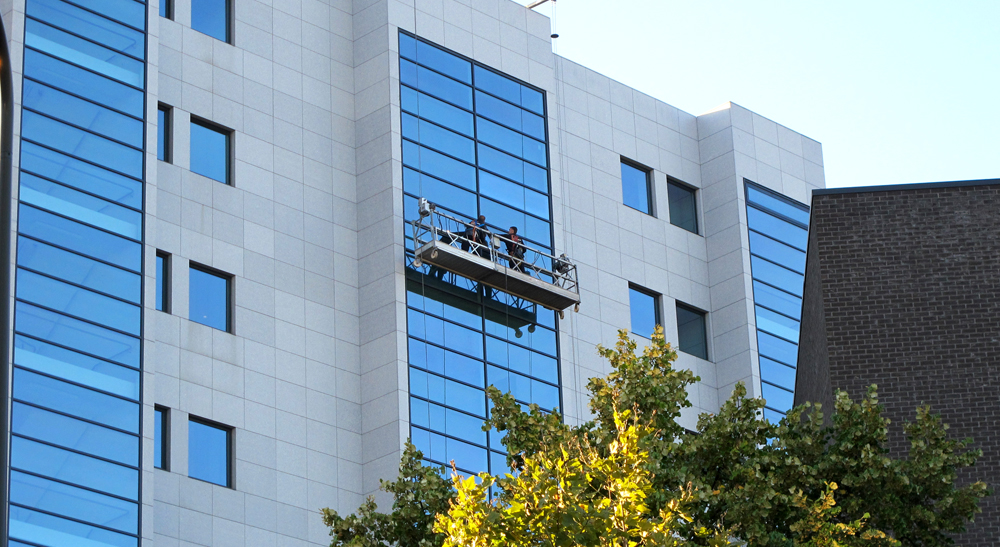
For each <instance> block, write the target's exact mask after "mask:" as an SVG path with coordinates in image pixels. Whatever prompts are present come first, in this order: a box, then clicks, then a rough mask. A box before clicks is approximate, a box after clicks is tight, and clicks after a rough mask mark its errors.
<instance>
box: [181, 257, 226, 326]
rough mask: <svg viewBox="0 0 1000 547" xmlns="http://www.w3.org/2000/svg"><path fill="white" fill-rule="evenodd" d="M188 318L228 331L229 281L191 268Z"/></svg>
mask: <svg viewBox="0 0 1000 547" xmlns="http://www.w3.org/2000/svg"><path fill="white" fill-rule="evenodd" d="M188 295H189V299H190V301H189V304H188V318H189V319H190V320H192V321H195V322H197V323H201V324H202V325H208V326H209V327H212V328H214V329H219V330H229V280H228V279H226V278H225V277H222V276H218V275H215V274H211V273H208V272H206V271H202V270H199V269H196V268H191V280H190V284H189V287H188Z"/></svg>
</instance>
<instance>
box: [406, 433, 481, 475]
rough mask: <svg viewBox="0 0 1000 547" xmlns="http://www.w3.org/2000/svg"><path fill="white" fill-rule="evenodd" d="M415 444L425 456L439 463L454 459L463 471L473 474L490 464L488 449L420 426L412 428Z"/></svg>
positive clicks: (446, 462)
mask: <svg viewBox="0 0 1000 547" xmlns="http://www.w3.org/2000/svg"><path fill="white" fill-rule="evenodd" d="M411 434H412V440H413V444H414V445H416V447H417V449H418V450H420V451H421V452H423V453H424V457H426V458H427V459H429V460H433V461H435V462H438V463H439V464H448V463H449V462H451V461H452V460H454V461H455V466H456V467H457V468H458V469H459V470H460V471H462V472H464V473H468V474H472V473H477V472H478V471H477V470H483V469H486V466H487V465H488V462H487V456H486V449H485V448H481V447H478V446H474V445H472V444H469V443H467V442H463V441H460V440H458V439H453V438H451V437H445V436H444V435H441V434H438V433H433V432H431V431H427V430H426V429H422V428H419V427H413V428H412V429H411Z"/></svg>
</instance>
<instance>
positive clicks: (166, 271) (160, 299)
mask: <svg viewBox="0 0 1000 547" xmlns="http://www.w3.org/2000/svg"><path fill="white" fill-rule="evenodd" d="M156 309H157V310H160V311H162V312H167V313H170V255H169V254H167V253H165V252H163V251H156Z"/></svg>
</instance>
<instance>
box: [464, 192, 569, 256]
mask: <svg viewBox="0 0 1000 547" xmlns="http://www.w3.org/2000/svg"><path fill="white" fill-rule="evenodd" d="M479 212H480V213H482V214H484V215H486V221H487V222H488V223H489V224H490V225H492V226H495V227H496V228H497V229H498V230H499V231H501V232H506V231H507V229H508V228H510V227H511V226H517V227H518V231H517V234H518V235H519V236H521V237H522V238H524V239H525V240H528V241H530V242H535V243H538V244H540V245H541V246H542V247H551V245H552V237H551V235H552V229H551V227H550V226H549V223H548V222H546V221H544V220H542V219H539V218H536V217H534V216H532V215H528V214H525V213H522V212H521V211H518V210H516V209H512V208H510V207H508V206H506V205H502V204H500V203H497V202H496V201H493V200H491V199H486V198H480V199H479ZM529 255H530V253H528V255H525V259H526V261H527V262H529V263H530V262H531V261H532V257H531V256H529Z"/></svg>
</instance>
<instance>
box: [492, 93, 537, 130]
mask: <svg viewBox="0 0 1000 547" xmlns="http://www.w3.org/2000/svg"><path fill="white" fill-rule="evenodd" d="M476 114H481V115H483V116H485V117H487V118H489V119H491V120H493V121H495V122H499V123H502V124H504V125H506V126H507V127H511V128H513V129H516V130H518V131H524V128H523V125H522V123H521V121H522V120H521V118H522V115H523V116H525V117H528V118H529V119H532V118H538V116H535V115H534V114H531V113H528V112H525V111H524V110H521V109H520V108H519V107H517V106H515V105H512V104H510V103H508V102H507V101H501V100H500V99H497V98H496V97H494V96H492V95H490V94H488V93H483V92H482V91H478V90H477V91H476ZM525 132H526V133H527V131H525ZM536 136H537V135H536ZM538 138H545V135H544V130H543V134H542V135H541V136H538Z"/></svg>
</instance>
